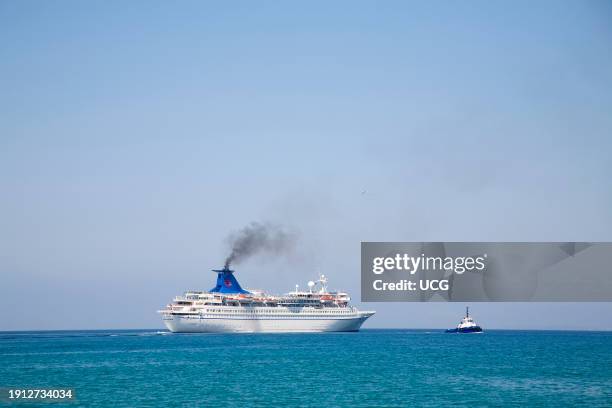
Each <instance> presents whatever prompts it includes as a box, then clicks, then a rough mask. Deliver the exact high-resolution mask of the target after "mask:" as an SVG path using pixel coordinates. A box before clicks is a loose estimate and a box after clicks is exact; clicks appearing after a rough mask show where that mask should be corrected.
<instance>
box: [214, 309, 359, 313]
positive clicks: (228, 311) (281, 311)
mask: <svg viewBox="0 0 612 408" xmlns="http://www.w3.org/2000/svg"><path fill="white" fill-rule="evenodd" d="M204 312H213V313H216V312H219V313H237V314H244V313H251V314H253V313H256V314H261V313H265V314H277V313H289V312H288V311H287V310H280V311H276V310H262V311H254V310H223V309H204ZM310 312H312V313H316V314H319V313H336V314H337V313H349V311H348V310H338V311H336V310H310Z"/></svg>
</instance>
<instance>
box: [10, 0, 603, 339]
mask: <svg viewBox="0 0 612 408" xmlns="http://www.w3.org/2000/svg"><path fill="white" fill-rule="evenodd" d="M330 3H331V4H330ZM611 23H612V6H611V5H610V3H609V2H605V1H585V2H573V1H554V2H552V1H551V2H546V1H542V2H537V3H534V2H520V1H519V2H505V3H504V2H499V1H494V2H487V1H479V2H469V3H465V2H463V3H459V2H390V1H389V2H354V1H351V2H307V3H300V4H298V3H295V2H225V3H223V2H218V3H213V2H188V1H184V2H180V3H174V4H172V3H168V2H152V1H151V2H149V1H147V2H130V3H128V4H126V2H108V1H104V2H102V1H100V2H76V1H75V2H68V1H58V2H41V1H38V2H30V1H20V2H16V1H13V2H10V1H0V90H1V91H0V191H1V194H2V195H1V197H2V199H1V200H0V274H1V276H2V280H3V282H2V285H1V287H0V313H1V315H0V316H1V322H2V323H0V329H1V330H11V329H37V328H40V329H55V328H57V329H60V328H133V327H161V324H160V323H161V322H160V320H159V317H158V316H157V315H156V314H155V313H154V311H155V310H156V309H157V308H159V307H161V306H163V305H164V304H165V303H166V302H167V301H168V300H169V299H170V298H171V297H172V296H174V295H175V294H178V293H180V292H182V291H183V290H184V289H187V288H204V289H208V288H209V287H211V286H212V284H213V282H214V276H213V274H212V272H209V271H208V270H209V269H212V268H213V267H218V266H219V265H221V263H222V262H223V260H224V259H225V256H226V255H227V254H226V252H227V248H226V246H225V241H224V240H225V237H226V236H227V235H228V234H229V233H230V232H231V231H234V230H236V229H239V228H241V227H242V226H243V225H245V224H247V223H249V222H250V221H271V222H275V223H280V224H283V225H287V226H290V227H291V228H295V229H297V230H299V231H300V241H299V245H298V248H297V250H296V253H295V254H293V255H292V256H291V257H288V258H282V259H266V258H261V257H259V258H256V259H253V260H251V261H249V262H247V263H245V264H244V265H241V266H240V268H237V269H238V273H239V275H238V277H239V279H240V281H241V282H242V284H243V286H246V287H260V288H265V289H268V290H270V291H273V292H282V291H286V290H289V289H291V288H293V287H294V284H295V283H296V282H297V283H302V284H303V283H305V282H306V281H307V280H309V279H311V278H312V277H313V276H314V274H315V273H316V270H321V271H322V272H324V273H326V274H327V275H328V276H329V277H330V284H331V286H332V287H336V288H339V289H345V290H349V291H350V292H351V293H352V294H353V298H354V300H357V301H358V298H359V296H358V294H359V243H360V241H362V240H363V241H366V240H380V241H403V240H406V241H409V240H410V241H429V240H431V241H444V240H480V241H493V240H498V241H506V240H507V241H528V240H544V241H574V240H585V241H610V240H611V239H612V233H611V232H610V231H612V213H611V211H610V208H612V183H610V178H611V176H612V159H611V157H612V154H611V153H612V114H611V113H612V112H611V107H612V92H610V90H611V89H612V47H611V46H610V44H612V24H611ZM363 190H367V193H366V194H361V191H363ZM363 306H364V307H366V308H370V309H376V310H378V312H379V313H378V315H377V316H376V317H375V318H374V319H372V321H371V322H369V323H368V325H369V327H446V326H448V325H449V324H451V325H452V324H455V323H456V320H457V319H458V318H459V317H460V316H461V314H462V313H463V308H464V305H463V304H412V303H408V304H367V305H363ZM473 313H474V315H475V316H476V317H477V318H478V319H479V320H480V321H481V322H482V324H483V325H486V326H487V327H508V328H516V327H521V328H537V327H541V328H595V329H612V321H611V320H610V318H609V316H610V315H612V304H610V303H605V304H601V303H600V304H481V305H474V307H473ZM526 316H527V317H526Z"/></svg>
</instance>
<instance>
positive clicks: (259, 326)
mask: <svg viewBox="0 0 612 408" xmlns="http://www.w3.org/2000/svg"><path fill="white" fill-rule="evenodd" d="M373 314H374V313H373V312H358V313H357V314H355V315H352V316H350V317H349V316H342V317H331V316H330V317H329V318H315V317H310V316H303V317H297V316H296V317H283V318H268V317H252V318H234V317H204V316H197V315H193V316H180V315H167V316H164V324H165V325H166V327H167V328H168V330H170V331H171V332H174V333H300V332H351V331H357V330H359V328H360V327H361V325H362V324H363V322H365V321H366V320H367V319H368V318H369V317H370V316H372V315H373Z"/></svg>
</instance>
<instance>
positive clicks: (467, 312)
mask: <svg viewBox="0 0 612 408" xmlns="http://www.w3.org/2000/svg"><path fill="white" fill-rule="evenodd" d="M465 317H470V307H469V306H466V307H465Z"/></svg>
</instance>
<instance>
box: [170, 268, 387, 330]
mask: <svg viewBox="0 0 612 408" xmlns="http://www.w3.org/2000/svg"><path fill="white" fill-rule="evenodd" d="M213 272H216V273H217V284H216V286H215V287H214V288H212V289H211V290H209V291H207V292H201V291H188V292H185V293H184V294H183V296H177V297H175V298H174V300H173V301H172V302H171V303H170V304H168V305H166V308H165V309H163V310H160V311H159V313H161V314H162V316H163V322H164V324H165V325H166V327H167V328H168V330H170V331H171V332H174V333H228V332H245V333H255V332H262V333H267V332H276V333H288V332H348V331H358V330H359V328H360V327H361V325H362V324H363V322H365V321H366V320H367V319H368V318H369V317H370V316H372V315H373V314H374V313H375V312H373V311H370V312H365V311H359V310H357V309H356V308H355V307H353V306H350V305H349V301H350V297H349V296H348V294H347V293H344V292H330V291H328V290H327V278H326V277H325V276H324V275H321V276H320V277H319V279H318V280H316V281H310V282H308V290H307V291H299V290H298V286H297V285H296V289H295V292H290V293H287V294H285V295H282V296H272V295H267V294H265V293H263V292H261V291H255V290H252V291H248V290H245V289H243V288H242V287H241V286H240V284H239V283H238V281H237V280H236V277H235V276H234V271H233V270H230V269H229V268H227V267H225V268H223V269H218V270H213Z"/></svg>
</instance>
